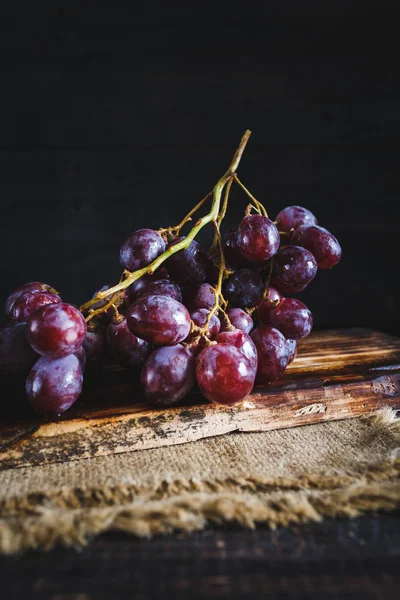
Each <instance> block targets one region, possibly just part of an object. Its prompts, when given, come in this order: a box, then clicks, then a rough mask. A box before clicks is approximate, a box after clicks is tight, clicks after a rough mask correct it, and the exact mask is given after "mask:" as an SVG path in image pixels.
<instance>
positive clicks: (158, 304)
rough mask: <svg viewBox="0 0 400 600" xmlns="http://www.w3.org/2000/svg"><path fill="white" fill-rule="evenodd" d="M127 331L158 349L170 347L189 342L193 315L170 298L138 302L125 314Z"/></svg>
mask: <svg viewBox="0 0 400 600" xmlns="http://www.w3.org/2000/svg"><path fill="white" fill-rule="evenodd" d="M126 318H127V322H128V327H129V329H130V330H131V331H132V333H134V334H135V335H137V336H138V337H140V338H142V339H143V340H146V342H149V343H150V344H154V345H155V346H171V345H173V344H178V343H179V342H182V341H183V340H184V339H186V338H187V336H188V335H189V331H190V314H189V311H188V310H187V308H186V307H185V306H183V304H181V303H180V302H178V301H177V300H174V299H173V298H170V297H168V296H145V297H144V298H139V300H136V302H134V303H133V304H131V306H130V307H129V308H128V311H127V313H126Z"/></svg>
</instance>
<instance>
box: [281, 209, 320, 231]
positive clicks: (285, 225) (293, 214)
mask: <svg viewBox="0 0 400 600" xmlns="http://www.w3.org/2000/svg"><path fill="white" fill-rule="evenodd" d="M275 220H276V221H279V223H278V227H279V231H285V232H289V231H290V230H291V229H296V228H297V227H300V226H301V225H305V226H307V227H308V226H309V225H317V224H318V222H317V219H316V218H315V216H314V215H313V214H312V212H311V211H309V210H308V209H307V208H303V207H302V206H287V207H286V208H284V209H283V210H281V212H280V213H278V214H277V216H276V219H275Z"/></svg>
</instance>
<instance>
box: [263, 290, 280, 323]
mask: <svg viewBox="0 0 400 600" xmlns="http://www.w3.org/2000/svg"><path fill="white" fill-rule="evenodd" d="M281 300H282V296H281V294H280V293H279V292H278V290H276V289H275V288H273V287H270V288H268V294H267V297H266V299H265V300H263V301H262V302H261V304H260V305H259V307H258V310H257V312H258V319H259V321H260V322H261V323H267V324H268V323H269V314H270V312H271V310H273V309H274V308H275V307H276V306H277V304H279V302H280V301H281Z"/></svg>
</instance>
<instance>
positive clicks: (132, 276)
mask: <svg viewBox="0 0 400 600" xmlns="http://www.w3.org/2000/svg"><path fill="white" fill-rule="evenodd" d="M250 135H251V131H250V130H249V129H247V130H246V131H245V133H244V135H243V137H242V139H241V141H240V144H239V146H238V148H237V150H236V152H235V154H234V156H233V159H232V162H231V164H230V165H229V167H228V170H227V171H226V172H225V173H224V175H223V176H222V177H221V178H220V179H219V180H218V181H217V183H216V184H215V186H214V188H213V190H212V192H210V195H211V193H212V195H213V200H212V205H211V210H210V212H209V213H208V214H207V215H205V216H204V217H202V218H201V219H198V221H197V222H196V223H195V225H194V227H193V228H192V229H191V230H190V232H189V233H188V235H187V236H186V237H185V238H184V239H183V240H181V241H180V242H178V243H176V244H174V245H173V246H169V247H168V248H167V249H166V250H165V252H163V253H162V254H160V256H158V257H157V258H156V259H155V260H154V261H153V262H152V263H151V264H150V265H147V266H146V267H143V269H138V270H137V271H134V272H133V273H130V272H129V271H126V272H125V273H126V274H127V277H126V279H124V280H123V281H120V282H119V283H118V284H117V285H114V286H113V287H111V288H108V289H107V290H104V291H102V292H98V293H97V294H96V296H95V297H94V298H92V299H91V300H89V301H88V302H86V303H85V304H82V306H80V308H79V310H81V311H82V312H84V311H87V310H88V309H90V308H91V306H93V304H96V302H99V300H105V299H106V298H108V297H109V296H114V295H115V294H118V292H123V290H125V289H126V288H127V287H129V286H130V285H132V283H134V282H135V281H137V280H138V279H140V277H143V275H146V274H147V273H148V274H149V275H152V274H153V273H154V272H155V271H156V269H158V268H159V267H160V266H161V265H162V264H163V262H164V261H166V260H167V259H168V258H169V257H170V256H172V254H175V253H176V252H179V251H180V250H185V249H186V248H188V247H189V246H190V244H191V243H192V241H193V240H194V238H195V237H196V235H197V234H198V233H199V231H200V230H201V229H203V227H204V226H205V225H207V224H208V223H211V222H213V221H215V222H217V219H218V216H219V210H220V205H221V196H222V192H223V189H224V187H225V185H226V184H227V183H228V181H229V180H230V179H231V178H232V176H235V175H236V169H237V168H238V166H239V163H240V160H241V158H242V155H243V152H244V149H245V147H246V145H247V142H248V140H249V137H250ZM203 200H204V202H205V199H203ZM202 203H203V201H200V203H199V204H198V205H197V207H195V209H196V210H197V208H200V206H201V205H202ZM193 211H194V209H193ZM193 211H191V212H190V213H189V214H188V215H187V216H186V217H185V219H183V221H182V223H185V222H187V220H189V219H190V218H191V216H192V214H193ZM178 227H179V225H178ZM121 296H122V293H121V294H118V296H117V298H119V297H121ZM117 298H115V299H113V298H111V300H112V301H110V302H109V303H108V305H104V306H103V307H102V310H100V309H97V310H95V311H92V312H90V313H89V314H88V316H87V318H86V320H87V321H89V320H90V319H91V318H93V317H94V316H95V315H96V314H98V313H99V312H103V311H104V310H106V307H107V308H108V307H109V306H112V304H114V303H115V301H116V299H117Z"/></svg>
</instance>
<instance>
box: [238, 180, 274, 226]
mask: <svg viewBox="0 0 400 600" xmlns="http://www.w3.org/2000/svg"><path fill="white" fill-rule="evenodd" d="M233 177H234V179H235V181H236V183H237V184H238V185H239V186H240V187H241V188H242V190H243V191H244V192H245V193H246V194H247V195H248V197H249V198H250V200H252V202H253V203H254V204H255V206H256V208H257V209H258V212H259V213H260V214H262V215H263V216H264V217H268V213H267V211H266V210H265V207H264V205H263V204H261V202H259V201H258V200H257V199H256V198H254V196H253V194H252V193H251V192H249V190H248V189H247V187H246V186H245V185H243V183H242V182H241V181H240V179H239V177H238V176H237V175H236V173H234V175H233Z"/></svg>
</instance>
